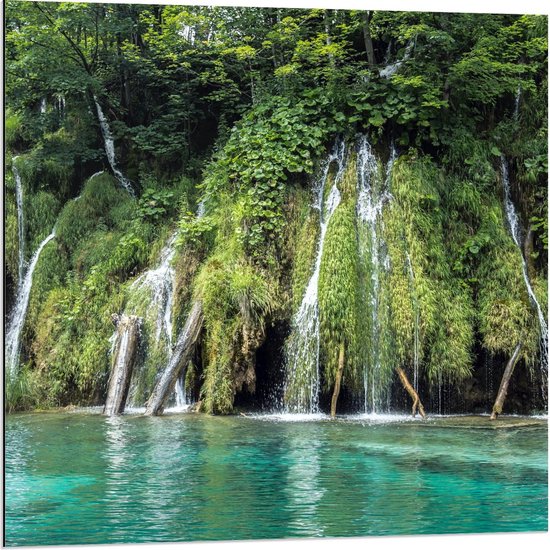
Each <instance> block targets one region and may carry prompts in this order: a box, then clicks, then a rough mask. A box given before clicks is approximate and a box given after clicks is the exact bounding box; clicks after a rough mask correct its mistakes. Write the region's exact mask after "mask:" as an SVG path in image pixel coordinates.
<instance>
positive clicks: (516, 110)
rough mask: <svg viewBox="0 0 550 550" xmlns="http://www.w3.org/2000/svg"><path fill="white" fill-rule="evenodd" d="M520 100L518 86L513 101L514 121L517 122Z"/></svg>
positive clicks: (519, 87)
mask: <svg viewBox="0 0 550 550" xmlns="http://www.w3.org/2000/svg"><path fill="white" fill-rule="evenodd" d="M520 100H521V86H518V91H517V92H516V99H515V101H514V120H517V119H518V116H519V102H520Z"/></svg>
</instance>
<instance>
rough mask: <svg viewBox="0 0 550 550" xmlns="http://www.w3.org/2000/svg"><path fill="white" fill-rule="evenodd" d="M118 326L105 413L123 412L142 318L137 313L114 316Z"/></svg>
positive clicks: (109, 414)
mask: <svg viewBox="0 0 550 550" xmlns="http://www.w3.org/2000/svg"><path fill="white" fill-rule="evenodd" d="M113 318H114V321H115V323H116V326H117V339H116V345H115V349H114V353H113V365H112V367H111V376H110V378H109V389H108V391H107V400H106V401H105V407H104V408H103V414H106V415H108V416H113V415H116V414H122V413H123V412H124V407H125V406H126V398H127V397H128V389H129V388H130V379H131V378H132V370H133V368H134V363H135V361H136V357H137V351H138V348H139V331H140V325H141V319H140V318H139V317H136V316H135V315H130V316H128V315H123V316H122V317H120V318H119V317H118V316H113Z"/></svg>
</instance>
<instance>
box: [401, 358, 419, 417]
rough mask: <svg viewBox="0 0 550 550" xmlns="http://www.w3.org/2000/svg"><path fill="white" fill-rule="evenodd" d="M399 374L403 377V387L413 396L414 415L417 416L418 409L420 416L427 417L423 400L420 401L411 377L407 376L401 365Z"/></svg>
mask: <svg viewBox="0 0 550 550" xmlns="http://www.w3.org/2000/svg"><path fill="white" fill-rule="evenodd" d="M397 374H398V375H399V378H400V379H401V383H402V384H403V387H404V388H405V389H406V390H407V393H408V394H409V395H410V396H411V398H412V400H413V406H412V415H413V417H414V416H416V410H417V409H418V412H419V413H420V416H421V417H422V418H426V413H425V412H424V406H423V405H422V401H420V397H418V394H417V393H416V390H415V389H414V388H413V387H412V385H411V383H410V382H409V379H408V378H407V375H406V374H405V371H404V370H403V369H402V368H401V367H397Z"/></svg>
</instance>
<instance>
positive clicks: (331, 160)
mask: <svg viewBox="0 0 550 550" xmlns="http://www.w3.org/2000/svg"><path fill="white" fill-rule="evenodd" d="M345 156H346V151H345V146H344V142H343V141H341V142H338V143H337V144H336V145H335V147H334V149H333V151H332V152H331V153H330V155H329V156H328V158H327V160H326V161H325V164H324V165H323V167H322V170H321V175H320V178H319V180H318V182H317V183H316V185H315V187H314V189H315V196H316V198H315V203H314V208H316V209H317V210H319V233H320V235H319V242H318V245H317V253H316V257H315V267H314V270H313V273H312V275H311V277H310V279H309V282H308V284H307V287H306V291H305V293H304V297H303V298H302V303H301V305H300V308H299V309H298V311H297V313H296V314H295V316H294V318H293V320H292V327H293V329H292V330H293V333H292V335H291V337H290V340H289V346H288V349H287V355H286V364H287V382H286V389H285V400H286V405H285V406H286V409H287V410H288V411H290V412H299V413H305V412H308V413H316V412H318V411H319V386H320V374H319V344H320V340H319V338H320V337H319V297H318V290H319V288H318V287H319V273H320V271H321V260H322V257H323V246H324V243H325V236H326V232H327V228H328V224H329V222H330V218H331V217H332V214H334V211H335V210H336V208H337V207H338V205H339V204H340V200H341V196H340V191H339V189H338V183H339V181H340V179H341V177H342V174H343V170H344V165H345ZM333 164H336V174H335V176H334V183H333V184H332V187H331V189H330V191H329V193H328V196H327V197H326V199H325V187H326V184H327V181H328V179H329V174H330V170H331V168H332V166H333Z"/></svg>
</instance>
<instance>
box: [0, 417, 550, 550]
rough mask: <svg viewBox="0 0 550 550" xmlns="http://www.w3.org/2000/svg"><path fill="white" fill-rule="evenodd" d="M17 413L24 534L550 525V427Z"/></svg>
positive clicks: (12, 467)
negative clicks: (549, 462)
mask: <svg viewBox="0 0 550 550" xmlns="http://www.w3.org/2000/svg"><path fill="white" fill-rule="evenodd" d="M493 426H494V424H490V423H489V421H488V420H487V419H486V418H485V419H477V421H475V422H473V425H472V426H467V422H458V423H457V422H456V421H455V422H454V424H453V421H452V419H439V420H438V419H435V420H430V421H428V422H420V421H414V422H410V421H408V422H406V421H402V422H395V421H391V422H390V421H383V422H380V421H376V422H373V421H372V420H371V419H361V418H347V419H340V420H337V421H329V420H326V419H322V418H321V419H318V420H317V421H313V422H311V421H310V422H305V421H304V422H301V421H295V422H286V421H280V420H278V419H276V418H265V417H264V418H243V417H227V418H224V417H216V418H210V417H207V416H203V415H195V414H172V415H166V416H164V417H159V418H145V417H141V416H137V415H134V416H124V417H120V418H112V419H109V418H104V417H102V416H100V415H99V414H90V413H82V412H79V413H52V414H44V413H42V414H38V413H35V414H21V415H10V416H8V417H7V419H6V478H5V482H6V515H5V533H6V543H7V545H8V546H15V545H33V546H34V545H41V544H75V543H86V544H93V543H123V542H128V543H130V542H132V543H136V542H157V541H189V540H220V539H254V538H283V537H318V536H327V537H333V536H346V535H347V536H367V535H399V534H407V535H409V534H428V533H476V532H477V533H480V532H489V531H501V532H502V531H531V530H538V531H545V530H547V527H548V485H547V480H548V465H547V437H548V432H547V423H546V422H541V423H539V425H535V426H515V427H508V428H500V429H495V428H494V427H493Z"/></svg>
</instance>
